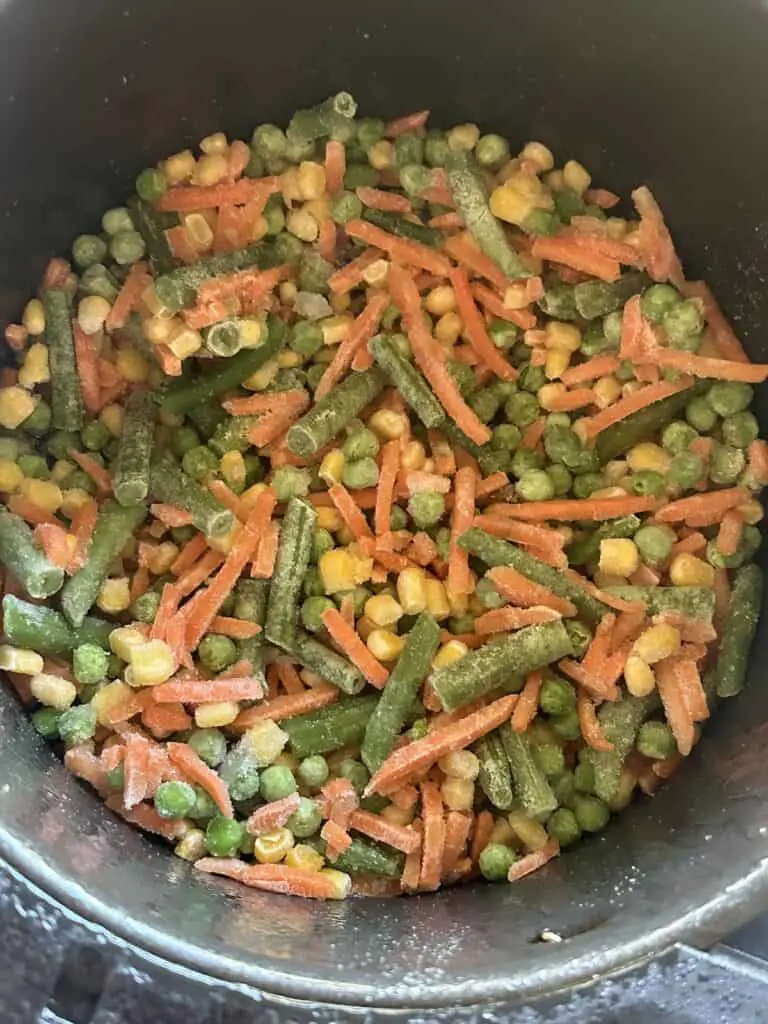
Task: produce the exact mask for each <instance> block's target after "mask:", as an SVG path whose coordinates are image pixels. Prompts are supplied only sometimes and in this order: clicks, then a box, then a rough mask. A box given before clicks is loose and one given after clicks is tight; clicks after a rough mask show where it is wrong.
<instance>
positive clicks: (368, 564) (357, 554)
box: [339, 537, 373, 586]
mask: <svg viewBox="0 0 768 1024" xmlns="http://www.w3.org/2000/svg"><path fill="white" fill-rule="evenodd" d="M339 540H341V537H339ZM347 550H348V551H349V555H350V557H351V559H352V576H353V577H354V580H355V586H359V585H360V584H361V583H367V581H368V580H369V579H370V578H371V573H372V572H373V559H372V558H370V557H369V556H368V555H366V554H365V552H364V551H361V550H360V548H359V547H358V546H357V543H356V542H355V541H354V538H353V540H352V541H350V543H349V547H348V548H347Z"/></svg>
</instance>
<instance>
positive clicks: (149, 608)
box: [131, 590, 160, 625]
mask: <svg viewBox="0 0 768 1024" xmlns="http://www.w3.org/2000/svg"><path fill="white" fill-rule="evenodd" d="M159 607H160V595H159V594H158V593H157V592H156V591H154V590H147V591H146V592H145V593H144V594H141V595H140V596H139V597H137V598H136V600H135V601H134V602H133V603H132V604H131V615H132V616H133V617H134V619H136V621H137V622H145V623H146V624H147V625H151V624H152V623H153V622H154V621H155V616H156V615H157V609H158V608H159Z"/></svg>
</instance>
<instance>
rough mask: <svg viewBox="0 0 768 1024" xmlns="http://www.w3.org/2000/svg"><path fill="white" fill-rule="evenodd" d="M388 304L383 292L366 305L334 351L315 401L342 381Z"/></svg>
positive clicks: (317, 389) (373, 331) (375, 328)
mask: <svg viewBox="0 0 768 1024" xmlns="http://www.w3.org/2000/svg"><path fill="white" fill-rule="evenodd" d="M388 304H389V297H388V296H387V295H386V294H385V293H384V292H377V293H376V295H374V296H373V297H372V298H371V299H370V300H369V301H368V304H367V305H366V307H365V309H364V310H363V311H362V313H361V314H360V316H359V317H358V318H357V319H356V320H355V322H354V323H353V324H352V325H351V327H350V329H349V332H348V334H347V336H346V338H344V340H343V341H342V342H341V344H340V345H339V347H338V348H337V349H336V353H335V355H334V357H333V359H332V360H331V362H330V363H329V364H328V366H327V368H326V371H325V373H324V374H323V376H322V377H321V378H320V383H319V384H318V385H317V388H316V389H315V401H319V400H320V399H321V398H323V397H324V396H325V395H327V394H328V392H329V391H330V390H331V388H333V387H335V386H336V384H338V382H339V381H340V380H341V379H342V377H343V376H344V374H345V373H346V372H347V370H348V369H349V367H350V366H351V364H352V360H353V358H354V357H355V354H356V353H357V352H358V351H359V350H360V349H362V348H364V347H365V346H366V345H367V344H368V342H369V341H370V339H371V338H372V337H373V336H374V334H375V333H376V331H377V330H378V328H379V324H380V323H381V318H382V316H383V315H384V310H385V309H386V308H387V306H388Z"/></svg>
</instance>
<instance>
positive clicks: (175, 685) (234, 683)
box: [152, 677, 264, 704]
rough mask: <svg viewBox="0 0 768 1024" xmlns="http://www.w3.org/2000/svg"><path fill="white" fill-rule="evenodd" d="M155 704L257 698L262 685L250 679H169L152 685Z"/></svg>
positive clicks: (215, 701) (199, 702) (255, 679)
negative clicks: (157, 684)
mask: <svg viewBox="0 0 768 1024" xmlns="http://www.w3.org/2000/svg"><path fill="white" fill-rule="evenodd" d="M152 695H153V697H154V699H155V703H156V704H177V703H181V704H216V703H218V702H220V701H223V700H234V701H241V700H259V699H260V698H261V697H262V696H263V695H264V691H263V687H262V685H261V683H260V682H259V680H258V679H257V678H255V677H253V678H250V679H222V678H218V679H171V680H170V681H169V682H167V683H160V685H159V686H154V687H152Z"/></svg>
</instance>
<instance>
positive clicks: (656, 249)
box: [632, 185, 685, 288]
mask: <svg viewBox="0 0 768 1024" xmlns="http://www.w3.org/2000/svg"><path fill="white" fill-rule="evenodd" d="M632 201H633V202H634V204H635V209H636V210H637V212H638V213H639V214H640V227H639V228H638V232H637V235H638V243H639V248H640V252H641V253H642V255H643V259H644V262H645V265H646V268H647V270H648V273H649V274H650V275H651V277H652V278H653V280H654V281H671V282H672V284H674V285H675V286H676V287H678V288H680V287H682V286H683V285H684V283H685V275H684V274H683V268H682V267H681V265H680V260H679V259H678V258H677V253H676V252H675V247H674V244H673V242H672V236H671V235H670V233H669V230H668V228H667V225H666V224H665V222H664V215H663V214H662V212H661V208H660V207H659V204H658V203H657V202H656V199H655V198H654V196H653V193H652V192H651V190H650V189H649V188H647V187H646V186H645V185H642V186H641V187H640V188H637V189H635V191H634V192H633V193H632Z"/></svg>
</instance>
